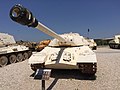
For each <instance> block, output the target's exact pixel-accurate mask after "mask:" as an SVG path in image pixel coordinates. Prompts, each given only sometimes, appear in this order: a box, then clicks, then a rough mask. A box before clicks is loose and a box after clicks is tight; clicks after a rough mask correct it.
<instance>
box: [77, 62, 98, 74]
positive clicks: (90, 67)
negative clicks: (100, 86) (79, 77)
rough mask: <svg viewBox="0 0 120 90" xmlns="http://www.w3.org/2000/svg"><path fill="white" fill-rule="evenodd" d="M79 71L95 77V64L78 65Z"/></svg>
mask: <svg viewBox="0 0 120 90" xmlns="http://www.w3.org/2000/svg"><path fill="white" fill-rule="evenodd" d="M78 66H79V69H80V70H81V72H82V73H83V74H88V75H95V73H96V71H97V64H96V63H93V64H92V63H84V64H78Z"/></svg>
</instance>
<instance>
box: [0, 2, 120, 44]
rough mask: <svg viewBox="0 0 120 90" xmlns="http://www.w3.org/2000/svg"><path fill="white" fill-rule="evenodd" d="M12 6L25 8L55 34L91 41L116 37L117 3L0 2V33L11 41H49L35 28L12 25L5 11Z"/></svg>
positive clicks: (119, 20) (119, 6) (118, 24)
mask: <svg viewBox="0 0 120 90" xmlns="http://www.w3.org/2000/svg"><path fill="white" fill-rule="evenodd" d="M15 4H21V5H23V6H24V7H26V8H28V9H29V10H30V11H31V12H32V13H33V15H34V16H35V17H36V18H37V20H38V21H40V22H41V23H43V24H44V25H46V26H47V27H49V28H51V29H52V30H53V31H55V32H56V33H58V34H63V33H69V32H73V33H74V32H75V33H79V34H80V35H82V36H85V37H90V38H93V39H102V38H112V37H113V36H114V35H115V34H120V0H0V26H1V27H0V32H1V33H8V34H11V35H13V36H14V38H15V40H24V41H37V42H38V41H41V40H43V39H51V37H50V36H48V35H46V34H44V33H43V32H41V31H39V30H37V29H35V28H30V27H27V26H22V25H20V24H18V23H16V22H14V21H12V20H11V19H10V17H9V11H10V9H11V8H12V7H13V6H14V5H15ZM88 29H89V30H90V31H89V33H88Z"/></svg>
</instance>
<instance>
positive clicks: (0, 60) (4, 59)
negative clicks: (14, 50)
mask: <svg viewBox="0 0 120 90" xmlns="http://www.w3.org/2000/svg"><path fill="white" fill-rule="evenodd" d="M7 64H8V58H7V57H6V56H1V57H0V66H1V67H3V66H6V65H7Z"/></svg>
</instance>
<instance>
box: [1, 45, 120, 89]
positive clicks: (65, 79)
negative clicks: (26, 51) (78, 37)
mask: <svg viewBox="0 0 120 90" xmlns="http://www.w3.org/2000/svg"><path fill="white" fill-rule="evenodd" d="M95 52H96V55H97V60H98V71H97V73H96V76H94V77H87V76H83V75H81V73H80V72H78V71H77V70H75V71H74V70H64V71H55V70H54V71H53V72H52V76H51V78H50V80H48V81H46V89H47V90H120V50H115V49H109V48H108V47H103V48H98V49H97V51H95ZM27 61H28V60H26V61H23V62H20V63H15V64H11V65H8V66H5V67H3V68H0V90H41V81H40V80H34V79H33V77H32V75H33V71H32V70H31V69H30V67H29V65H28V64H27Z"/></svg>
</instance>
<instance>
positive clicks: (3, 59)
mask: <svg viewBox="0 0 120 90" xmlns="http://www.w3.org/2000/svg"><path fill="white" fill-rule="evenodd" d="M31 55H32V52H31V51H29V50H28V51H22V52H14V53H9V54H8V53H6V54H1V55H0V67H4V66H6V65H7V64H12V63H16V62H21V61H23V60H26V59H28V58H29V57H30V56H31Z"/></svg>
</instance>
